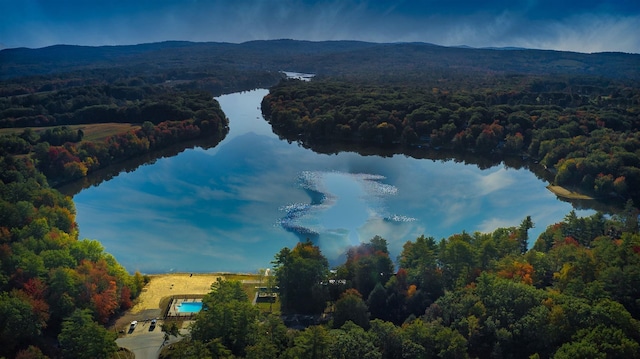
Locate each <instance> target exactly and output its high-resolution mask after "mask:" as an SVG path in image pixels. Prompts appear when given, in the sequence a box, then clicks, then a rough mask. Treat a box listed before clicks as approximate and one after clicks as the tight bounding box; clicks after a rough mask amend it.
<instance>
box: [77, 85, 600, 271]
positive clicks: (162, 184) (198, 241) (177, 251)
mask: <svg viewBox="0 0 640 359" xmlns="http://www.w3.org/2000/svg"><path fill="white" fill-rule="evenodd" d="M267 93H268V92H267V90H256V91H251V92H244V93H236V94H231V95H225V96H221V97H220V98H218V100H219V101H220V104H221V106H222V109H223V110H224V112H225V114H226V115H227V116H228V117H229V119H230V124H229V127H230V131H229V134H228V135H227V137H226V138H225V139H224V140H223V141H222V142H221V143H220V144H219V145H218V146H217V147H215V148H211V149H208V150H203V149H199V148H196V149H191V150H186V151H184V152H182V153H180V154H178V155H177V156H175V157H171V158H163V159H159V160H157V161H156V162H155V163H153V164H149V165H144V166H141V167H139V168H138V169H137V170H136V171H134V172H129V173H121V174H120V175H118V176H116V177H115V178H113V179H111V180H109V181H107V182H103V183H102V184H100V185H99V186H97V187H91V188H88V189H85V190H83V191H82V192H80V193H79V194H77V195H76V196H75V197H74V201H75V203H76V208H77V212H78V214H77V221H78V224H79V226H80V237H81V238H90V239H97V240H99V241H100V242H101V243H102V244H103V245H104V247H105V248H106V250H107V252H109V253H111V254H113V255H114V256H115V257H116V258H117V260H118V261H119V262H120V263H121V264H123V265H124V266H125V267H126V268H127V270H129V271H130V272H133V271H136V270H139V271H141V272H142V273H162V272H173V271H178V272H214V271H229V272H256V271H257V270H258V269H260V268H267V267H270V266H271V265H270V262H271V261H272V260H273V258H274V255H275V254H276V253H277V252H279V251H280V249H282V248H283V247H290V248H291V247H293V246H295V245H296V243H297V242H298V241H300V240H304V239H305V238H310V239H312V240H313V241H314V242H316V243H317V244H318V245H319V246H320V248H321V249H322V251H323V253H324V254H325V255H326V256H327V258H328V259H329V260H330V262H331V263H332V264H339V263H341V261H342V259H343V253H344V252H345V249H346V248H348V247H349V246H351V245H355V244H358V243H359V242H361V241H368V240H369V239H370V238H372V237H373V236H375V235H380V236H382V237H383V238H385V239H386V240H387V241H388V243H389V248H390V251H391V253H392V257H393V258H394V259H395V258H396V256H397V255H398V254H399V253H400V251H401V249H402V245H403V244H404V243H405V242H406V241H407V240H414V239H415V238H416V237H418V236H420V235H422V234H424V235H426V236H434V237H435V238H436V239H440V238H445V237H448V236H449V235H451V234H454V233H460V232H461V231H462V230H466V231H467V232H475V231H481V232H490V231H493V230H494V229H495V228H497V227H504V226H516V225H518V224H519V223H520V222H521V221H522V220H523V219H524V218H525V217H526V216H527V215H530V216H531V217H532V219H533V221H534V223H535V228H534V229H532V230H530V238H532V239H531V243H533V241H534V240H535V238H537V236H538V234H539V233H540V232H542V231H543V230H544V229H545V228H546V227H547V226H548V225H550V224H553V223H555V222H558V221H560V220H562V218H563V217H564V216H565V215H566V214H567V213H568V212H569V211H570V210H571V209H572V207H571V205H570V204H569V203H566V202H562V201H560V200H558V199H557V198H556V196H555V195H553V194H552V193H551V192H549V191H548V190H547V189H546V188H545V186H546V185H547V183H545V182H543V181H541V180H539V179H538V178H537V177H536V176H535V175H533V174H532V173H531V172H529V171H528V170H524V169H521V170H515V169H512V168H508V167H506V166H504V165H500V166H496V167H492V168H490V169H487V170H480V169H479V168H478V167H476V166H473V165H465V164H463V163H456V162H454V161H433V160H427V159H415V158H411V157H407V156H403V155H396V156H393V157H378V156H361V155H359V154H356V153H351V152H343V153H339V154H337V155H336V154H334V155H326V154H318V153H315V152H313V151H311V150H308V149H305V148H303V147H301V146H299V145H297V144H296V143H288V142H287V141H282V140H280V139H278V137H277V136H276V135H274V134H273V133H272V131H271V127H270V125H269V124H268V123H267V122H266V121H265V120H264V119H263V118H262V116H261V113H260V110H259V106H260V101H261V100H262V98H263V97H264V96H265V95H266V94H267ZM591 212H592V211H579V214H580V213H581V214H590V213H591Z"/></svg>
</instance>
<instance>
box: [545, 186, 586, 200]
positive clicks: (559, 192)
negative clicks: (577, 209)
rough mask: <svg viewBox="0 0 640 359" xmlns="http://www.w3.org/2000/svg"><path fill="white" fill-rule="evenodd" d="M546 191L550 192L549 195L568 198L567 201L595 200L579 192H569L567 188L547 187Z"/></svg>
mask: <svg viewBox="0 0 640 359" xmlns="http://www.w3.org/2000/svg"><path fill="white" fill-rule="evenodd" d="M547 189H548V190H549V191H551V193H553V194H555V195H556V196H558V197H562V198H568V199H584V200H595V198H593V197H591V196H588V195H586V194H582V193H579V192H574V191H571V190H569V189H567V188H564V187H562V186H557V185H548V186H547Z"/></svg>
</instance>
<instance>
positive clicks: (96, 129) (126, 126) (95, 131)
mask: <svg viewBox="0 0 640 359" xmlns="http://www.w3.org/2000/svg"><path fill="white" fill-rule="evenodd" d="M54 127H60V126H48V127H18V128H0V135H9V134H14V133H22V131H24V130H25V128H31V129H33V131H34V132H36V133H38V132H41V131H45V130H47V129H49V128H54ZM67 127H69V128H70V129H72V130H74V131H77V130H78V129H81V130H82V131H83V132H84V138H83V140H84V141H92V142H98V141H103V140H104V139H106V138H107V137H109V136H113V135H117V134H119V133H124V132H127V131H130V130H137V129H139V128H140V126H138V125H134V124H131V123H95V124H84V125H68V126H67Z"/></svg>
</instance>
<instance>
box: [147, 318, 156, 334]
mask: <svg viewBox="0 0 640 359" xmlns="http://www.w3.org/2000/svg"><path fill="white" fill-rule="evenodd" d="M156 324H158V319H152V320H151V325H150V326H149V331H152V330H153V329H155V327H156Z"/></svg>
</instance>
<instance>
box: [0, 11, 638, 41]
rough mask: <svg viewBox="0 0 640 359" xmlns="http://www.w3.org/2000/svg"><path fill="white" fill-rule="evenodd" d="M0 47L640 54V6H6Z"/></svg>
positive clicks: (0, 27) (0, 19)
mask: <svg viewBox="0 0 640 359" xmlns="http://www.w3.org/2000/svg"><path fill="white" fill-rule="evenodd" d="M0 14H1V15H0V42H1V43H3V44H5V45H6V46H9V47H17V46H28V47H41V46H47V45H52V44H56V43H67V44H86V45H105V44H108V45H114V44H135V43H143V42H155V41H164V40H191V41H228V42H242V41H248V40H257V39H275V38H293V39H307V40H342V39H355V40H365V41H377V42H398V41H425V42H432V43H436V44H441V45H469V46H476V47H485V46H520V47H531V48H546V49H559V50H571V51H581V52H597V51H625V52H635V53H640V35H638V31H637V27H638V24H640V2H638V1H616V2H607V1H594V0H585V1H581V2H573V1H571V2H566V1H547V0H544V1H535V0H512V1H503V0H489V1H482V2H479V1H472V0H468V1H460V0H450V1H442V0H438V1H436V0H425V1H417V0H406V1H373V0H371V1H362V0H361V1H357V0H347V1H338V0H323V1H303V0H279V1H268V0H235V1H228V0H218V1H210V0H189V1H179V0H153V1H152V0H138V1H105V2H93V1H80V0H67V1H56V2H53V1H48V0H40V1H38V0H23V1H20V2H17V1H9V0H0Z"/></svg>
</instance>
